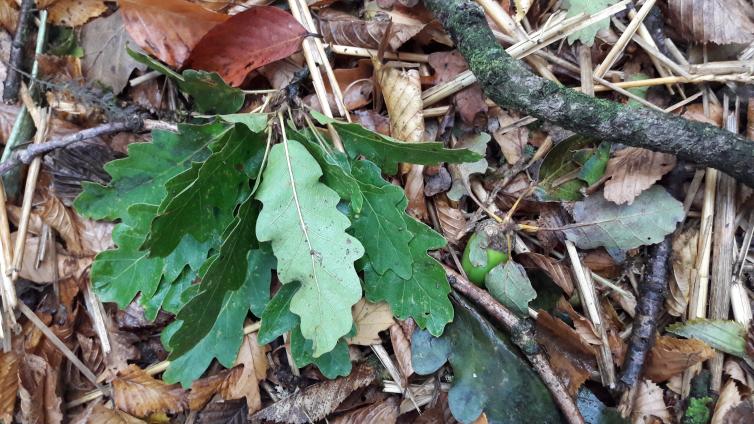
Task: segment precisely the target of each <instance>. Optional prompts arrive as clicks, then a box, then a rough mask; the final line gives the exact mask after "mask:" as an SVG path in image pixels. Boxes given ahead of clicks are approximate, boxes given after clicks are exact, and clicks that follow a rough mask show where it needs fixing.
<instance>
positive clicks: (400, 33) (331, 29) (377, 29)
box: [319, 9, 424, 50]
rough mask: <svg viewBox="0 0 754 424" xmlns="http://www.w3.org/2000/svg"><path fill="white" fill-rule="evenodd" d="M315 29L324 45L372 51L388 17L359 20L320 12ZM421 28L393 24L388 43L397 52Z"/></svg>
mask: <svg viewBox="0 0 754 424" xmlns="http://www.w3.org/2000/svg"><path fill="white" fill-rule="evenodd" d="M319 17H320V20H319V30H320V33H321V34H322V36H323V37H324V38H325V40H326V41H327V42H328V43H333V44H345V45H347V46H354V47H366V48H369V49H376V48H378V47H379V45H380V41H382V39H383V38H384V37H385V32H386V31H387V29H388V25H389V23H390V18H389V16H387V15H386V14H384V13H378V14H377V16H375V18H374V19H373V20H371V21H362V20H360V19H357V18H355V17H353V16H351V15H349V14H347V13H344V12H340V11H336V10H333V9H324V10H322V12H321V13H320V15H319ZM423 28H424V25H406V24H399V23H396V24H393V25H392V26H391V27H390V37H389V38H388V43H389V44H390V47H391V48H392V49H393V50H398V48H399V47H400V46H402V45H403V43H405V42H406V41H408V40H410V39H411V38H413V37H414V36H415V35H417V34H419V33H420V32H421V31H422V29H423Z"/></svg>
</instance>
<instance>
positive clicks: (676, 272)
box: [665, 227, 699, 317]
mask: <svg viewBox="0 0 754 424" xmlns="http://www.w3.org/2000/svg"><path fill="white" fill-rule="evenodd" d="M698 244H699V228H698V227H689V228H687V229H686V230H684V231H683V232H681V233H678V234H676V235H675V236H673V253H672V256H671V265H672V267H673V276H672V278H670V284H669V286H670V290H669V293H668V296H667V298H666V299H665V306H666V307H667V309H668V313H669V314H670V315H673V316H676V317H680V316H683V315H684V314H685V313H686V306H687V305H688V303H689V295H690V293H691V282H692V281H694V278H696V271H695V269H694V266H695V264H696V251H697V248H698Z"/></svg>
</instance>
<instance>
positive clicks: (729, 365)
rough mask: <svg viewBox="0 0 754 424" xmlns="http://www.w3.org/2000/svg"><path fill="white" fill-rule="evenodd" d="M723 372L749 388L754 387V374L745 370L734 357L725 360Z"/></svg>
mask: <svg viewBox="0 0 754 424" xmlns="http://www.w3.org/2000/svg"><path fill="white" fill-rule="evenodd" d="M723 374H725V375H727V376H729V377H730V378H732V379H733V380H736V381H738V383H739V384H741V385H744V386H747V387H749V388H751V387H754V375H751V374H749V373H747V372H746V371H744V369H743V367H742V366H741V364H740V363H739V361H737V360H734V359H733V358H727V359H725V362H724V363H723Z"/></svg>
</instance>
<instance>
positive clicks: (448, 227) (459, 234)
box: [435, 199, 469, 244]
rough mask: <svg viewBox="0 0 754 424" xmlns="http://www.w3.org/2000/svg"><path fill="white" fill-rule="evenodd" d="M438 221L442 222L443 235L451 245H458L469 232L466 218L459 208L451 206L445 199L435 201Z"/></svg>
mask: <svg viewBox="0 0 754 424" xmlns="http://www.w3.org/2000/svg"><path fill="white" fill-rule="evenodd" d="M435 210H437V219H438V221H440V228H441V229H442V235H443V236H445V238H446V239H448V242H449V243H453V244H456V243H458V242H459V241H461V239H462V238H463V237H464V236H465V235H466V233H467V232H468V231H469V229H468V228H467V227H468V221H467V220H466V216H465V215H464V214H463V212H461V211H460V210H459V209H458V208H454V207H452V206H450V205H449V204H448V202H447V200H445V199H436V200H435Z"/></svg>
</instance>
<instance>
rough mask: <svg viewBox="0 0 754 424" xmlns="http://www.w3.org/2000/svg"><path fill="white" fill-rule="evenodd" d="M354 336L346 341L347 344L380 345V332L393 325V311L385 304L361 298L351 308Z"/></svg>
mask: <svg viewBox="0 0 754 424" xmlns="http://www.w3.org/2000/svg"><path fill="white" fill-rule="evenodd" d="M351 313H352V314H353V321H354V324H356V335H355V336H353V337H351V338H350V339H348V344H352V345H361V346H369V345H373V344H377V343H380V334H379V333H380V331H384V330H387V329H388V328H390V326H391V325H393V323H394V321H393V311H391V310H390V305H388V304H387V303H385V302H379V303H371V302H367V300H366V299H365V298H361V300H359V302H358V303H356V304H355V305H353V306H352V307H351Z"/></svg>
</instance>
